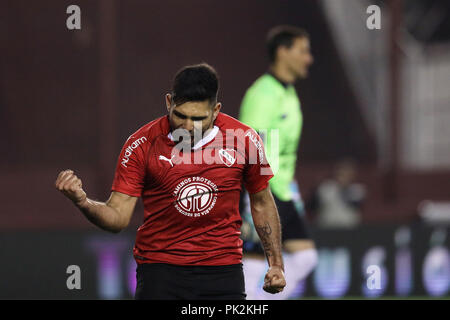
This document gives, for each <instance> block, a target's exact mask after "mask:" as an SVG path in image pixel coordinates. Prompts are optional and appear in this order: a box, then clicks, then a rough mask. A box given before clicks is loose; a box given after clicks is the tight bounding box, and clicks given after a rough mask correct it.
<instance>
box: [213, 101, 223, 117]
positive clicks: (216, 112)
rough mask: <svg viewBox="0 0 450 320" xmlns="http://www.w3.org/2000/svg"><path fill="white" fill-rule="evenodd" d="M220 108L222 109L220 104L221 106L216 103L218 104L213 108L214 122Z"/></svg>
mask: <svg viewBox="0 0 450 320" xmlns="http://www.w3.org/2000/svg"><path fill="white" fill-rule="evenodd" d="M220 108H222V104H221V103H220V102H218V103H217V104H216V106H215V107H214V109H213V117H214V120H216V118H217V116H218V115H219V112H220Z"/></svg>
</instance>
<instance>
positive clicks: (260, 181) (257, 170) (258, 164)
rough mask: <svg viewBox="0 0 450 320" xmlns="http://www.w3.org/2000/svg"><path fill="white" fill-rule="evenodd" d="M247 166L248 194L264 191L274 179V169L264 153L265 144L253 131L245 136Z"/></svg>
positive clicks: (246, 186) (246, 185)
mask: <svg viewBox="0 0 450 320" xmlns="http://www.w3.org/2000/svg"><path fill="white" fill-rule="evenodd" d="M245 145H246V165H245V169H244V186H245V188H246V189H247V191H248V193H250V194H254V193H257V192H259V191H261V190H264V189H265V188H267V187H268V185H269V180H270V179H271V178H272V177H273V173H272V169H271V168H270V165H269V163H268V162H267V158H266V155H265V151H264V144H263V142H262V140H261V138H260V137H259V135H258V134H257V133H256V132H255V131H254V130H253V129H249V130H247V132H246V134H245Z"/></svg>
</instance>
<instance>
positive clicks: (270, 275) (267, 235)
mask: <svg viewBox="0 0 450 320" xmlns="http://www.w3.org/2000/svg"><path fill="white" fill-rule="evenodd" d="M250 206H251V211H252V217H253V223H254V225H255V228H256V231H257V233H258V235H259V238H260V239H261V243H262V245H263V248H264V252H265V254H266V258H267V262H268V263H269V270H268V271H267V274H266V276H265V279H264V287H263V289H264V290H265V291H267V292H269V293H277V292H281V291H282V290H283V288H284V287H285V286H286V281H285V278H284V264H283V257H282V253H281V226H280V218H279V216H278V211H277V208H276V205H275V201H274V199H273V196H272V193H271V192H270V189H269V188H268V187H267V188H265V189H263V190H262V191H259V192H257V193H254V194H250Z"/></svg>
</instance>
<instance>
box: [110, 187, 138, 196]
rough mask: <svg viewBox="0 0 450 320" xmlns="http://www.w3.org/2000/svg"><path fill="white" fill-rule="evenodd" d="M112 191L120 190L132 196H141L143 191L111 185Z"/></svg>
mask: <svg viewBox="0 0 450 320" xmlns="http://www.w3.org/2000/svg"><path fill="white" fill-rule="evenodd" d="M111 191H117V192H120V193H124V194H127V195H129V196H131V197H140V196H141V192H140V191H136V190H130V189H128V188H124V187H123V186H122V187H119V186H112V187H111Z"/></svg>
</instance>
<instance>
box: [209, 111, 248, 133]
mask: <svg viewBox="0 0 450 320" xmlns="http://www.w3.org/2000/svg"><path fill="white" fill-rule="evenodd" d="M216 125H217V126H218V127H219V128H220V129H221V130H222V131H226V130H227V129H228V130H230V129H233V130H238V129H242V130H244V131H248V130H253V128H251V127H250V126H248V125H246V124H245V123H243V122H241V121H239V120H238V119H236V118H234V117H232V116H230V115H228V114H226V113H223V112H220V113H219V115H218V116H217V119H216ZM253 131H254V130H253Z"/></svg>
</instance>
